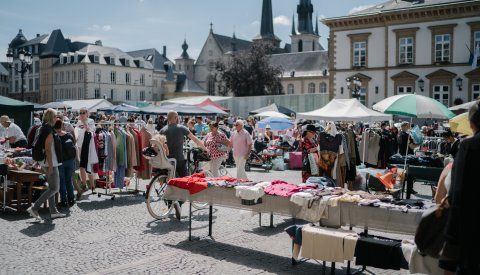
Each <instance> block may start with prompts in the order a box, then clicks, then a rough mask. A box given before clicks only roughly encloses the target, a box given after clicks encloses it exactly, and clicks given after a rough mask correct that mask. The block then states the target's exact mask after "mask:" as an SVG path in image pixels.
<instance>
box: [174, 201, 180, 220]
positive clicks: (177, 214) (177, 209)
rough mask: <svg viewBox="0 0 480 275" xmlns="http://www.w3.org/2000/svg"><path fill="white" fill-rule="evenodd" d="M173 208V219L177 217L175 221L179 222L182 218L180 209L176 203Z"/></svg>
mask: <svg viewBox="0 0 480 275" xmlns="http://www.w3.org/2000/svg"><path fill="white" fill-rule="evenodd" d="M173 207H174V208H175V217H177V220H180V219H181V218H182V207H181V206H180V204H179V203H178V201H176V202H175V203H174V204H173Z"/></svg>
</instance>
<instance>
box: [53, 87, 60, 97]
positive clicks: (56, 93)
mask: <svg viewBox="0 0 480 275" xmlns="http://www.w3.org/2000/svg"><path fill="white" fill-rule="evenodd" d="M54 95H55V98H56V99H57V98H58V96H59V94H58V90H57V89H55V92H54Z"/></svg>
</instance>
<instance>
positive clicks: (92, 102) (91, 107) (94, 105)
mask: <svg viewBox="0 0 480 275" xmlns="http://www.w3.org/2000/svg"><path fill="white" fill-rule="evenodd" d="M63 103H65V104H68V105H69V106H72V111H79V110H80V108H82V107H85V108H87V110H88V111H89V112H96V111H97V109H101V108H107V107H111V106H113V104H112V103H110V102H108V101H107V100H105V99H85V100H68V101H64V102H63Z"/></svg>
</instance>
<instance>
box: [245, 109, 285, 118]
mask: <svg viewBox="0 0 480 275" xmlns="http://www.w3.org/2000/svg"><path fill="white" fill-rule="evenodd" d="M253 116H254V117H281V118H290V117H289V116H287V115H284V114H282V113H279V112H275V111H266V112H261V113H258V114H256V115H253Z"/></svg>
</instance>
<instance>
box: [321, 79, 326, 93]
mask: <svg viewBox="0 0 480 275" xmlns="http://www.w3.org/2000/svg"><path fill="white" fill-rule="evenodd" d="M320 93H321V94H326V93H327V83H325V82H322V83H320Z"/></svg>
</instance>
